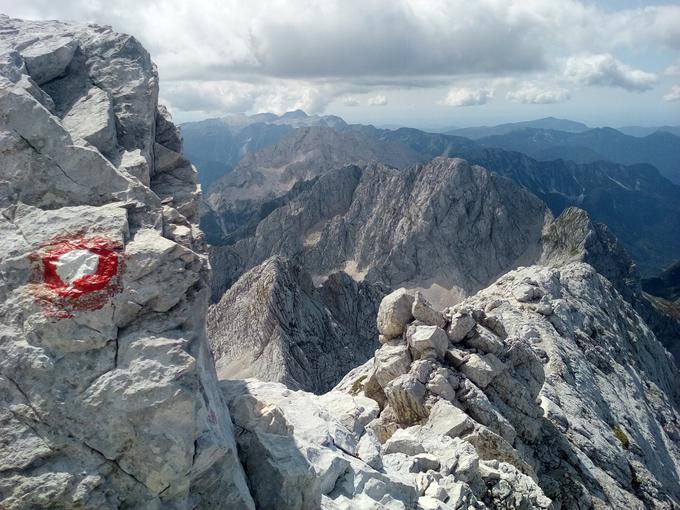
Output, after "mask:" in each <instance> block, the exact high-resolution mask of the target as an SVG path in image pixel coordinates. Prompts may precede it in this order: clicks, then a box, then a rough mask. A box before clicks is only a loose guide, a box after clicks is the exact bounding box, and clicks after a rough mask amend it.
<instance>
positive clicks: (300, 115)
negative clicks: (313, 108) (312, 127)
mask: <svg viewBox="0 0 680 510" xmlns="http://www.w3.org/2000/svg"><path fill="white" fill-rule="evenodd" d="M307 117H309V115H307V114H306V113H305V112H304V111H303V110H300V109H297V110H291V111H289V112H286V113H284V114H283V115H281V116H280V117H279V118H281V119H305V118H307Z"/></svg>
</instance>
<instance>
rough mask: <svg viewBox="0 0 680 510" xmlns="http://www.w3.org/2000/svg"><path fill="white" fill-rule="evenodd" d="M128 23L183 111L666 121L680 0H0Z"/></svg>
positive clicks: (678, 58)
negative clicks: (145, 1) (469, 0)
mask: <svg viewBox="0 0 680 510" xmlns="http://www.w3.org/2000/svg"><path fill="white" fill-rule="evenodd" d="M0 12H2V13H5V14H7V15H10V16H13V17H23V18H29V19H68V20H76V21H81V22H95V23H99V24H107V25H111V26H113V28H114V29H116V30H119V31H123V32H126V33H129V34H132V35H134V36H135V37H136V38H138V39H139V40H140V41H141V42H142V43H143V44H144V45H145V47H146V48H147V49H148V50H149V52H150V53H151V56H152V58H153V59H154V61H155V62H156V63H157V65H158V70H159V76H160V88H161V101H162V102H163V103H165V104H167V105H168V107H169V109H170V110H171V112H172V113H173V116H174V118H175V119H176V120H177V121H178V122H186V121H191V120H200V119H204V118H211V117H220V116H224V115H227V114H230V113H249V114H252V113H255V112H259V111H271V112H274V113H279V114H280V113H283V112H285V111H290V110H294V109H298V108H300V109H303V110H305V111H306V112H308V113H310V114H314V113H317V114H334V115H338V116H340V117H342V118H343V119H345V120H346V121H347V122H350V123H362V124H374V125H404V126H411V127H416V128H421V129H440V128H444V127H468V126H479V125H495V124H502V123H507V122H518V121H524V120H530V119H538V118H543V117H550V116H552V117H557V118H566V119H570V120H575V121H578V122H583V123H585V124H587V125H589V126H594V127H595V126H612V127H622V126H631V125H635V126H660V125H676V124H678V120H677V119H680V0H679V1H672V2H641V1H634V0H629V1H623V2H621V1H619V2H615V1H613V0H581V1H576V0H566V1H562V0H543V1H537V0H531V1H518V0H517V1H500V0H483V1H480V2H475V3H474V4H469V3H466V2H463V1H461V0H448V1H445V0H402V1H394V2H387V1H375V2H359V1H358V0H356V1H355V0H351V1H345V2H339V1H328V2H313V1H311V0H309V1H308V0H300V1H297V2H269V3H265V2H249V3H247V4H246V3H243V2H237V1H234V0H232V1H227V2H217V1H209V2H208V1H206V2H201V3H200V4H196V3H195V2H188V1H185V0H160V1H158V2H154V3H153V4H147V5H142V6H140V5H139V3H138V2H133V1H132V0H114V1H111V2H101V1H86V0H68V1H64V2H50V1H47V0H26V1H24V2H21V3H18V2H15V1H13V0H0Z"/></svg>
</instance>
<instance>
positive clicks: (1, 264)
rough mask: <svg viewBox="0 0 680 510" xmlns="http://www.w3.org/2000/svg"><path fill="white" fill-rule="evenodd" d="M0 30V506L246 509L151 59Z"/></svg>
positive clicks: (201, 279) (89, 42) (122, 48)
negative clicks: (0, 39) (158, 100)
mask: <svg viewBox="0 0 680 510" xmlns="http://www.w3.org/2000/svg"><path fill="white" fill-rule="evenodd" d="M0 32H1V33H2V42H1V44H0V161H1V164H0V232H1V235H2V238H3V242H2V248H1V249H0V507H2V508H6V509H8V510H10V509H40V508H45V509H48V508H50V509H52V508H87V509H90V508H91V509H107V508H110V509H116V508H144V509H154V508H158V509H160V508H182V509H184V508H244V509H246V508H254V504H253V501H252V499H251V497H250V494H249V491H248V488H247V485H246V479H245V476H244V473H243V470H242V468H241V465H240V463H239V462H238V459H237V457H236V444H235V441H234V436H233V430H232V424H231V420H230V417H229V413H228V410H227V407H226V406H225V405H224V401H223V399H222V396H221V393H220V391H219V389H218V386H217V378H216V374H215V370H214V366H213V363H212V359H211V356H210V351H209V349H208V343H207V339H206V336H205V327H204V323H203V320H204V317H205V314H206V309H207V299H208V292H209V291H208V275H209V271H208V264H207V257H206V255H205V243H204V241H203V239H202V234H201V233H200V231H199V230H198V228H197V225H196V221H197V218H196V198H197V197H198V196H199V194H200V190H199V188H198V186H197V184H196V176H195V170H194V169H193V167H192V166H191V164H190V163H189V162H188V161H187V160H186V159H185V158H184V157H183V156H182V155H181V137H180V135H179V132H178V130H177V129H176V128H175V127H174V125H173V124H172V122H171V121H170V119H169V117H168V116H167V112H166V111H165V110H164V109H163V108H162V107H159V106H158V103H157V96H158V77H157V74H156V69H155V66H154V65H153V63H152V62H151V60H150V58H149V55H148V53H147V52H146V51H145V50H144V48H142V46H141V45H140V44H139V42H137V40H135V39H134V38H133V37H130V36H127V35H123V34H118V33H115V32H113V31H112V30H111V29H110V28H105V27H98V26H94V25H77V24H70V23H60V22H29V21H19V20H13V19H10V18H7V17H6V16H0ZM68 253H75V254H76V256H73V257H70V258H69V257H66V258H62V257H65V256H66V255H67V254H68ZM66 260H70V261H71V262H70V264H71V265H70V266H69V265H68V264H65V262H64V261H66ZM84 260H88V261H89V262H88V264H86V265H83V266H82V267H78V261H84ZM73 261H75V262H73ZM50 264H52V265H53V266H54V267H56V268H57V270H56V274H57V275H58V277H54V276H50V274H51V273H50V269H49V268H50V267H52V266H50ZM69 268H71V269H69ZM69 271H71V272H72V273H73V276H70V274H71V273H69ZM83 275H84V276H83Z"/></svg>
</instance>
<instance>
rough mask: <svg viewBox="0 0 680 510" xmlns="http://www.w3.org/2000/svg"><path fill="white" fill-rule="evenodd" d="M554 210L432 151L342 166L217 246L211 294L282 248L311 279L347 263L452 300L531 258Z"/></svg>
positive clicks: (351, 269) (373, 276)
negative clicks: (391, 161)
mask: <svg viewBox="0 0 680 510" xmlns="http://www.w3.org/2000/svg"><path fill="white" fill-rule="evenodd" d="M329 196H333V200H328V197H329ZM551 217H552V216H551V214H550V211H548V209H547V208H546V207H545V205H544V204H543V203H542V202H541V201H540V200H538V199H536V197H534V196H533V195H531V194H530V193H528V192H527V191H526V190H524V189H522V188H521V187H520V186H518V185H516V184H515V183H513V182H512V181H510V180H508V179H504V178H502V177H499V176H496V175H494V174H491V173H490V172H487V171H486V170H484V169H483V168H480V167H477V166H473V165H470V164H469V163H467V162H465V161H463V160H459V159H446V158H438V159H435V160H433V161H432V162H431V163H429V164H427V165H424V166H415V167H412V168H410V169H408V170H398V169H395V168H391V167H388V166H385V165H382V164H377V163H374V164H369V165H367V166H365V167H359V166H348V167H344V168H341V169H338V170H335V171H333V172H329V173H326V174H324V175H322V176H320V177H318V178H317V179H315V180H314V181H312V182H311V183H309V184H307V185H305V186H299V189H298V190H296V194H295V196H294V197H293V198H291V199H290V200H289V201H288V202H287V203H286V204H284V205H282V206H280V207H278V208H276V209H275V210H273V211H272V212H271V213H270V214H268V215H267V216H266V217H265V218H264V219H263V220H262V221H260V222H259V224H258V225H257V228H256V230H255V232H254V235H253V236H252V237H248V238H246V239H242V240H241V241H239V242H237V243H236V244H234V245H233V246H225V247H215V248H214V249H213V252H212V255H211V261H212V263H213V267H214V269H215V279H214V280H213V296H214V297H216V298H219V296H221V295H222V293H223V292H224V291H225V290H226V289H227V288H228V287H229V286H230V285H231V284H232V283H233V282H234V281H235V280H236V279H237V278H238V276H239V275H240V274H242V272H243V271H245V270H248V269H249V268H251V267H253V266H255V265H257V264H260V263H261V262H262V261H264V260H265V259H267V258H269V257H270V256H272V255H282V256H286V257H289V258H292V259H294V260H295V261H297V262H298V263H299V264H300V265H302V267H304V268H305V269H306V270H307V271H308V272H309V273H310V274H311V275H312V276H313V277H314V278H315V279H316V280H317V281H318V280H319V279H322V278H323V277H325V276H326V275H327V274H329V273H331V272H334V271H338V270H344V271H346V272H347V273H348V274H350V275H351V276H353V277H354V278H355V279H358V280H361V279H366V280H367V281H371V282H380V283H382V284H384V285H387V286H390V287H396V286H400V285H404V286H407V287H413V288H422V289H423V290H424V292H425V293H426V294H427V296H428V297H429V298H430V299H431V300H433V301H435V302H437V301H443V302H448V301H450V299H460V298H461V297H464V296H466V295H469V294H470V293H471V292H474V291H477V290H479V289H481V288H483V287H484V286H486V285H488V284H489V283H490V282H492V281H493V280H494V279H495V278H496V277H497V276H498V275H499V274H501V273H503V272H505V271H507V270H509V269H511V268H513V267H516V266H517V265H519V264H521V263H525V264H526V263H530V261H532V260H535V259H536V257H537V256H538V254H539V253H540V249H539V248H538V245H539V242H540V238H541V235H542V229H543V226H544V224H545V222H546V221H549V220H550V219H551Z"/></svg>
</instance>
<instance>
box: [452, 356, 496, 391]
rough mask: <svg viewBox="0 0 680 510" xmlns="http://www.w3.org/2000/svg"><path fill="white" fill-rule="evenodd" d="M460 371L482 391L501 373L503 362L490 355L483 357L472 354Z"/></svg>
mask: <svg viewBox="0 0 680 510" xmlns="http://www.w3.org/2000/svg"><path fill="white" fill-rule="evenodd" d="M460 369H461V371H462V372H463V373H464V374H465V375H466V376H467V377H468V378H469V379H470V380H471V381H472V382H473V383H475V384H476V385H477V386H479V387H480V388H482V389H483V388H486V387H487V386H488V385H489V383H490V382H491V381H493V379H494V378H495V377H496V376H498V374H500V373H501V372H502V371H503V362H502V361H501V360H499V359H498V358H497V357H496V356H495V355H493V354H491V353H489V354H484V355H483V356H480V355H479V354H476V353H472V354H470V357H469V358H468V360H467V361H466V362H465V363H463V365H462V366H461V367H460Z"/></svg>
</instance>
